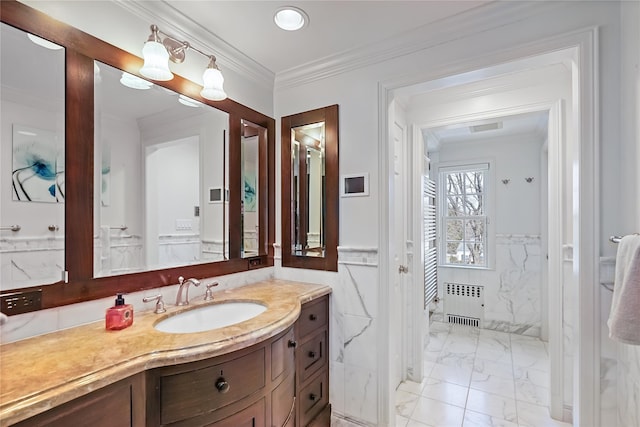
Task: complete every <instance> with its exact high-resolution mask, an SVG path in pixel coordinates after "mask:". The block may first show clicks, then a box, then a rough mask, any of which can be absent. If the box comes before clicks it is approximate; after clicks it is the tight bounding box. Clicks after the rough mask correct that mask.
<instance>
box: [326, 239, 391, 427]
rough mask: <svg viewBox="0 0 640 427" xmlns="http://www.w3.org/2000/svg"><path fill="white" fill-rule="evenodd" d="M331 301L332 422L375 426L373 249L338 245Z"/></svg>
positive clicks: (375, 273)
mask: <svg viewBox="0 0 640 427" xmlns="http://www.w3.org/2000/svg"><path fill="white" fill-rule="evenodd" d="M331 301H332V307H331V342H330V344H331V363H330V366H331V368H330V369H331V381H330V384H331V389H330V396H329V400H330V401H331V404H332V408H333V414H334V421H333V422H332V425H338V426H351V425H353V426H376V425H377V424H378V356H377V351H376V349H377V348H378V345H377V338H378V321H379V319H378V249H377V248H355V247H339V248H338V283H337V285H336V284H334V285H333V294H332V297H331Z"/></svg>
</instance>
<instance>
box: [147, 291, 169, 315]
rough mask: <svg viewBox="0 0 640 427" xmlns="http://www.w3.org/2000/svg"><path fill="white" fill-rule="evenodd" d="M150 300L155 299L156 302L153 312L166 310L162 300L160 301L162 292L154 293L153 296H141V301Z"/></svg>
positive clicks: (158, 312) (157, 312)
mask: <svg viewBox="0 0 640 427" xmlns="http://www.w3.org/2000/svg"><path fill="white" fill-rule="evenodd" d="M151 301H155V302H156V309H155V310H154V311H153V312H154V313H155V314H160V313H164V312H165V311H167V310H166V309H165V308H164V301H162V294H158V295H155V296H153V297H144V298H142V302H151Z"/></svg>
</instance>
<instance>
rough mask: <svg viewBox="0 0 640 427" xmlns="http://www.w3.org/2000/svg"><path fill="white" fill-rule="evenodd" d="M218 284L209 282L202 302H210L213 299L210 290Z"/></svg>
mask: <svg viewBox="0 0 640 427" xmlns="http://www.w3.org/2000/svg"><path fill="white" fill-rule="evenodd" d="M218 285H219V283H218V282H211V283H209V284H208V285H207V290H206V291H205V293H204V300H205V301H211V300H212V299H213V294H212V293H211V288H213V287H214V286H218Z"/></svg>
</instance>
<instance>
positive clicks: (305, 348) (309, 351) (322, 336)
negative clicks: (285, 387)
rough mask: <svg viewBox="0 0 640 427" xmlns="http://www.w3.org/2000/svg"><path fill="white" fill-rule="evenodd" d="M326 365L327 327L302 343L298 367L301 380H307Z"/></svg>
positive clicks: (297, 370)
mask: <svg viewBox="0 0 640 427" xmlns="http://www.w3.org/2000/svg"><path fill="white" fill-rule="evenodd" d="M325 366H327V330H326V329H324V330H323V331H322V332H320V333H319V334H316V335H314V336H313V337H312V338H311V339H310V340H308V341H305V342H304V343H303V344H302V345H300V348H299V351H298V358H297V367H296V372H297V373H298V375H299V376H300V382H305V381H306V380H307V379H308V378H309V377H311V375H313V373H314V372H317V371H318V370H319V369H321V368H323V367H325Z"/></svg>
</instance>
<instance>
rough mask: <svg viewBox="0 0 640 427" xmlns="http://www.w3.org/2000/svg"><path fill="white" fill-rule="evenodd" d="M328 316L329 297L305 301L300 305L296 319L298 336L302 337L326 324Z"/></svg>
mask: <svg viewBox="0 0 640 427" xmlns="http://www.w3.org/2000/svg"><path fill="white" fill-rule="evenodd" d="M328 317H329V297H328V296H324V297H321V298H318V299H317V300H316V301H312V302H309V303H306V304H305V305H303V306H302V310H301V311H300V317H299V319H298V323H297V325H298V338H299V339H303V338H304V337H305V336H306V335H308V334H310V333H312V332H314V331H316V330H317V329H318V328H322V327H325V326H326V325H327V319H328Z"/></svg>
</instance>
